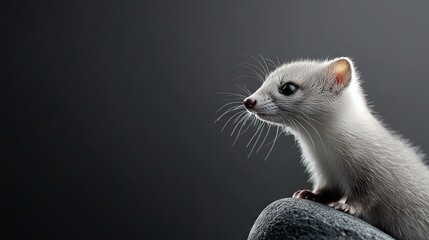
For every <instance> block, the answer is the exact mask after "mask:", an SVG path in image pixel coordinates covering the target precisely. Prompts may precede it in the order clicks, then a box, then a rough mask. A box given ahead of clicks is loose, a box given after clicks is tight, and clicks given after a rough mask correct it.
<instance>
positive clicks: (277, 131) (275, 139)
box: [264, 126, 279, 161]
mask: <svg viewBox="0 0 429 240" xmlns="http://www.w3.org/2000/svg"><path fill="white" fill-rule="evenodd" d="M278 133H279V126H277V130H276V136H275V137H274V141H273V145H271V148H270V150H269V151H268V153H267V156H265V158H264V161H266V160H267V158H268V156H269V155H270V154H271V151H272V150H273V148H274V145H275V144H276V141H277V138H278V136H279V135H278Z"/></svg>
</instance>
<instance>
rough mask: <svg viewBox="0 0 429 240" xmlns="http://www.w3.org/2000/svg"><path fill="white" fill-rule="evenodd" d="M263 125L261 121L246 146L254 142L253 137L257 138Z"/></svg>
mask: <svg viewBox="0 0 429 240" xmlns="http://www.w3.org/2000/svg"><path fill="white" fill-rule="evenodd" d="M261 126H262V122H260V123H259V127H258V129H257V130H256V132H255V134H253V136H252V138H251V139H250V141H249V142H248V143H247V145H246V147H249V145H250V143H251V142H252V140H253V138H255V136H256V134H257V133H258V132H259V130H260V129H261Z"/></svg>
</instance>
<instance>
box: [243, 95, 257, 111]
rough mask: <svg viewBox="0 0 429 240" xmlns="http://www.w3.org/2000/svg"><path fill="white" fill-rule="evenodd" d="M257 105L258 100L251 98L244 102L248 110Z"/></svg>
mask: <svg viewBox="0 0 429 240" xmlns="http://www.w3.org/2000/svg"><path fill="white" fill-rule="evenodd" d="M255 105H256V100H254V99H251V98H246V99H245V100H244V106H246V108H247V109H252V108H253V107H254V106H255Z"/></svg>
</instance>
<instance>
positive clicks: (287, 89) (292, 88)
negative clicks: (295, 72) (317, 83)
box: [279, 83, 298, 96]
mask: <svg viewBox="0 0 429 240" xmlns="http://www.w3.org/2000/svg"><path fill="white" fill-rule="evenodd" d="M297 90H298V86H297V85H295V84H293V83H286V84H284V85H283V86H281V87H280V90H279V91H280V93H282V94H284V95H286V96H289V95H292V94H294V93H296V91H297Z"/></svg>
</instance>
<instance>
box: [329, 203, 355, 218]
mask: <svg viewBox="0 0 429 240" xmlns="http://www.w3.org/2000/svg"><path fill="white" fill-rule="evenodd" d="M332 207H333V208H335V209H336V210H338V211H341V212H345V213H348V214H350V215H355V214H356V208H354V207H352V206H350V205H348V204H347V203H341V202H339V203H335V204H334V205H333V206H332Z"/></svg>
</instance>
